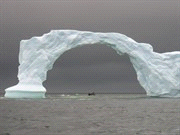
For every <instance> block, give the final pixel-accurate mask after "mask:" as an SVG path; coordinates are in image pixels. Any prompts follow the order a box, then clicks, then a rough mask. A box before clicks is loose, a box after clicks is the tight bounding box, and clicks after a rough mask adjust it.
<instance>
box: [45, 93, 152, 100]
mask: <svg viewBox="0 0 180 135" xmlns="http://www.w3.org/2000/svg"><path fill="white" fill-rule="evenodd" d="M46 98H47V99H76V100H98V99H106V98H107V99H139V98H148V97H147V96H146V95H145V94H96V95H95V96H88V95H87V94H47V95H46Z"/></svg>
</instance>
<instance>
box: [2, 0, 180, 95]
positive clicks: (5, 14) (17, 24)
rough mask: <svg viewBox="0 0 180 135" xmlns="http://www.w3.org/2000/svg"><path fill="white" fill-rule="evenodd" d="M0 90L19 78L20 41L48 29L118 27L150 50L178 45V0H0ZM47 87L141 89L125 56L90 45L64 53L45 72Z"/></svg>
mask: <svg viewBox="0 0 180 135" xmlns="http://www.w3.org/2000/svg"><path fill="white" fill-rule="evenodd" d="M0 25H1V26H0V90H1V91H4V89H5V88H7V87H10V86H12V85H15V84H17V82H18V79H17V77H16V76H17V71H18V53H19V42H20V40H22V39H29V38H31V37H32V36H41V35H43V34H44V33H48V32H49V31H50V30H52V29H75V30H82V31H83V30H84V31H94V32H118V33H122V34H125V35H127V36H129V37H131V38H133V39H134V40H136V41H137V42H144V43H150V44H151V45H152V46H153V48H154V51H156V52H159V53H162V52H170V51H180V45H179V43H180V39H179V37H180V1H178V0H153V1H151V0H134V1H131V0H124V1H118V0H114V1H113V0H72V1H69V0H64V1H63V0H60V1H58V0H51V1H49V0H29V1H28V0H19V1H18V0H13V1H11V0H8V1H7V0H1V1H0ZM44 86H45V87H46V88H47V91H48V92H49V93H51V92H59V93H65V92H67V93H68V92H72V93H80V92H84V93H87V92H89V91H95V92H97V93H100V92H101V93H124V92H126V93H144V92H145V91H144V90H143V88H141V86H140V85H139V83H138V81H137V79H136V73H135V71H134V69H133V67H132V65H131V63H130V61H129V58H128V56H119V55H117V54H116V52H115V51H114V50H113V49H111V48H109V47H106V46H102V45H89V46H83V47H81V48H75V49H72V50H70V51H68V52H66V53H64V54H63V55H62V56H61V57H60V58H59V59H58V60H57V61H56V63H55V65H54V68H53V69H52V70H51V71H49V72H48V76H47V81H46V82H45V83H44Z"/></svg>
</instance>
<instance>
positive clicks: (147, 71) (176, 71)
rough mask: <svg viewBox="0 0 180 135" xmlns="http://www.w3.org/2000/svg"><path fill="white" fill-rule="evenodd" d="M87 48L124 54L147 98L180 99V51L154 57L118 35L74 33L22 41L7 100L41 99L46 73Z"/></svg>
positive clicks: (52, 33)
mask: <svg viewBox="0 0 180 135" xmlns="http://www.w3.org/2000/svg"><path fill="white" fill-rule="evenodd" d="M89 44H94V45H95V44H102V45H107V46H110V47H111V48H113V49H114V50H115V51H116V52H117V53H118V54H119V55H123V54H127V55H128V56H129V58H130V61H131V63H132V65H133V67H134V69H135V71H136V74H137V80H138V81H139V83H140V85H141V86H142V87H143V88H144V90H145V91H146V93H147V96H157V97H180V51H175V52H166V53H157V52H154V51H153V47H152V46H151V45H150V44H147V43H138V42H136V41H135V40H133V39H131V38H129V37H127V36H125V35H123V34H120V33H101V32H90V31H77V30H52V31H50V32H49V33H47V34H44V35H42V36H41V37H32V38H31V39H28V40H21V42H20V52H19V64H20V65H19V68H18V79H19V83H18V84H17V85H15V86H12V87H9V88H7V89H5V97H7V98H44V97H45V93H46V88H44V86H43V84H42V83H43V82H44V81H45V80H46V76H47V71H48V70H51V69H52V68H53V64H54V62H55V61H56V60H57V59H58V58H59V57H60V56H61V55H62V54H63V53H64V52H66V51H68V50H70V49H72V48H75V47H80V46H83V45H89Z"/></svg>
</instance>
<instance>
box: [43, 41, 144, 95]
mask: <svg viewBox="0 0 180 135" xmlns="http://www.w3.org/2000/svg"><path fill="white" fill-rule="evenodd" d="M43 85H44V86H45V88H46V89H47V93H62V94H69V93H72V94H74V93H86V94H87V93H88V92H91V91H94V92H95V93H143V94H145V91H144V89H143V88H142V87H141V86H140V85H139V82H138V81H137V75H136V72H135V71H134V68H133V66H132V64H131V62H130V59H129V57H128V55H127V54H124V55H121V56H119V55H118V54H117V53H116V51H115V50H114V49H112V48H110V47H109V46H105V45H100V44H93V45H84V46H81V47H77V48H73V49H71V50H69V51H66V52H65V53H64V54H62V55H61V57H60V58H58V59H57V60H56V61H55V63H54V65H53V69H52V70H50V71H48V73H47V79H46V81H45V82H44V83H43Z"/></svg>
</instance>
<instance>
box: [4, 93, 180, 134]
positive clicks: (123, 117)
mask: <svg viewBox="0 0 180 135" xmlns="http://www.w3.org/2000/svg"><path fill="white" fill-rule="evenodd" d="M5 134H6V135H7V134H10V135H17V134H18V135H21V134H22V135H24V134H26V135H35V134H36V135H37V134H38V135H53V134H54V135H91V134H92V135H97V134H98V135H99V134H102V135H110V134H112V135H134V134H135V135H180V98H155V97H147V96H146V95H145V94H96V95H95V96H88V95H87V94H47V95H46V98H44V99H8V98H4V97H3V95H1V97H0V135H5Z"/></svg>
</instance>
